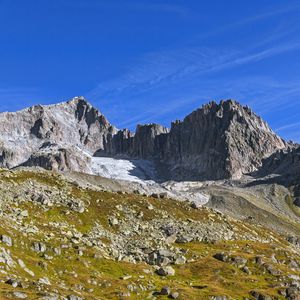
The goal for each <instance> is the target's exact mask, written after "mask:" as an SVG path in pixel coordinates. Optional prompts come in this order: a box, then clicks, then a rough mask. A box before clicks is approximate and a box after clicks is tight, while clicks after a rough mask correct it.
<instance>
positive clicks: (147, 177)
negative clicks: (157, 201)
mask: <svg viewBox="0 0 300 300" xmlns="http://www.w3.org/2000/svg"><path fill="white" fill-rule="evenodd" d="M91 160H92V163H91V169H92V172H93V174H95V175H98V176H102V177H106V178H112V179H121V180H127V181H133V182H139V183H145V182H149V183H150V182H151V181H153V180H155V179H156V171H155V167H154V165H153V163H152V162H150V161H147V160H140V159H131V160H126V159H116V158H110V157H92V159H91Z"/></svg>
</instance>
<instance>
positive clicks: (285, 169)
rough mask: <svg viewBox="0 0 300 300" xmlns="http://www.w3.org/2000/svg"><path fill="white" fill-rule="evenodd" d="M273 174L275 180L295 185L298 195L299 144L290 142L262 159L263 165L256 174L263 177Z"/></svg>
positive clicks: (299, 176)
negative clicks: (284, 147)
mask: <svg viewBox="0 0 300 300" xmlns="http://www.w3.org/2000/svg"><path fill="white" fill-rule="evenodd" d="M269 174H274V175H276V176H277V177H276V178H275V179H271V180H273V181H274V180H277V181H278V182H279V183H281V184H284V185H288V186H289V185H296V186H297V188H298V189H299V192H298V195H299V196H300V184H299V181H300V145H296V144H290V145H289V146H288V147H287V148H286V149H283V150H280V151H277V152H275V153H274V154H272V155H271V156H270V157H268V158H266V159H265V160H264V161H263V165H262V167H261V168H260V170H259V171H258V172H256V174H255V175H256V176H258V177H263V176H267V175H269Z"/></svg>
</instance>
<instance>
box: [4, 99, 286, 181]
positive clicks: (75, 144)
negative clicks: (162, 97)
mask: <svg viewBox="0 0 300 300" xmlns="http://www.w3.org/2000/svg"><path fill="white" fill-rule="evenodd" d="M0 132H1V137H0V166H2V167H8V168H12V167H16V166H18V165H28V166H35V165H38V166H41V167H44V168H46V169H49V168H50V169H57V170H76V171H78V170H79V171H83V172H86V170H89V168H90V166H89V160H88V159H86V156H90V157H91V156H93V155H94V156H112V157H115V156H117V157H120V156H125V157H127V158H139V159H146V160H152V161H155V162H156V165H157V166H159V167H158V169H160V170H163V171H161V173H164V174H163V175H164V177H165V179H176V180H194V179H196V180H199V179H200V180H201V179H212V180H216V179H224V178H240V177H241V176H242V175H243V174H247V173H251V172H253V171H255V170H257V169H258V168H259V167H260V166H261V165H262V161H263V160H264V159H265V158H267V157H269V156H270V155H272V154H273V153H275V152H276V151H278V150H280V149H284V148H286V143H285V142H284V141H283V140H282V139H281V138H279V137H278V136H277V135H276V134H275V133H274V132H273V131H272V130H271V129H270V128H269V126H268V125H267V124H266V123H265V122H264V121H263V120H262V119H261V118H260V117H258V116H257V115H256V114H254V113H253V112H252V111H251V110H250V109H249V108H248V107H243V106H242V105H240V104H239V103H237V102H235V101H233V100H227V101H221V102H220V103H219V104H217V103H215V102H211V103H209V104H207V105H204V106H203V107H202V108H200V109H198V110H196V111H194V112H192V113H191V114H190V115H188V116H187V117H186V118H185V119H184V120H183V121H176V122H173V123H172V126H171V129H170V130H169V129H167V128H165V127H163V126H161V125H158V124H147V125H138V126H137V129H136V132H135V133H134V134H133V133H131V132H130V131H129V130H128V129H123V130H120V131H118V130H117V129H116V128H115V127H114V126H112V125H111V124H110V123H109V122H108V121H107V120H106V118H105V117H104V116H103V115H102V114H101V113H100V112H99V111H98V110H97V109H95V108H94V107H92V106H91V105H90V104H89V103H88V102H87V101H86V100H85V99H84V98H82V97H77V98H74V99H72V100H71V101H68V102H65V103H60V104H56V105H49V106H41V105H36V106H33V107H31V108H28V109H25V110H23V111H19V112H16V113H2V114H0ZM45 143H50V144H53V145H57V146H56V147H54V148H53V147H46V148H45V147H43V145H45ZM69 157H72V158H73V160H72V163H71V162H70V159H69Z"/></svg>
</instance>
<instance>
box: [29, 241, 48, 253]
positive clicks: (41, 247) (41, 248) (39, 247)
mask: <svg viewBox="0 0 300 300" xmlns="http://www.w3.org/2000/svg"><path fill="white" fill-rule="evenodd" d="M32 248H33V251H35V252H41V253H43V252H46V250H47V246H46V245H45V244H44V243H42V242H35V243H33V246H32Z"/></svg>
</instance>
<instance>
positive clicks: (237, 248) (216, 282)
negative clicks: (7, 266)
mask: <svg viewBox="0 0 300 300" xmlns="http://www.w3.org/2000/svg"><path fill="white" fill-rule="evenodd" d="M29 180H31V181H34V182H39V183H40V184H43V185H47V186H48V188H49V189H51V187H54V186H55V187H59V188H61V189H62V190H64V191H65V192H67V193H69V195H70V196H72V197H74V198H80V199H82V200H84V201H89V202H90V206H89V208H88V211H85V212H84V213H82V214H79V213H76V212H71V213H69V214H68V213H67V209H66V208H65V207H53V208H50V209H49V210H48V211H44V210H42V209H41V208H40V207H39V206H37V205H34V204H33V203H31V202H23V203H22V204H21V208H22V209H27V210H28V211H29V216H30V217H29V218H28V219H27V220H26V222H27V223H31V224H32V225H35V226H37V227H38V228H39V229H40V231H39V234H37V235H27V236H26V237H25V236H24V235H23V234H22V233H21V232H19V231H18V230H15V229H14V228H12V226H11V224H9V222H5V220H3V222H2V223H1V225H0V231H1V232H0V233H6V234H8V235H10V236H11V237H13V240H14V246H13V247H6V246H5V245H1V246H3V247H6V248H9V249H10V251H11V256H12V257H13V258H15V259H16V258H21V259H22V260H23V261H24V262H25V264H26V266H28V268H30V269H31V270H32V271H33V272H34V273H35V277H34V278H31V277H30V276H29V275H28V274H27V273H26V272H24V270H22V269H21V268H20V267H19V266H17V267H16V268H14V269H13V270H10V271H9V273H14V274H16V275H17V276H19V277H20V278H22V279H24V278H29V281H28V287H27V288H25V289H18V288H17V289H14V288H12V287H11V286H10V285H8V284H5V283H0V295H2V296H1V297H2V298H3V299H5V297H6V296H8V295H9V294H10V292H12V291H15V290H20V291H24V292H26V293H27V294H28V299H38V298H39V297H40V296H39V292H38V290H37V287H36V286H35V285H34V284H32V281H36V280H37V279H38V278H41V277H45V276H47V277H48V278H49V279H50V281H51V283H52V285H51V287H49V288H48V289H49V291H51V290H52V291H53V290H57V291H58V292H59V293H60V294H62V295H68V294H75V295H76V292H73V293H72V292H71V291H70V287H71V286H73V287H74V286H76V285H84V287H85V288H86V289H93V292H88V291H87V290H85V291H83V292H81V295H83V297H84V298H85V299H120V293H122V292H128V288H127V286H128V285H129V284H134V285H136V286H138V290H137V292H132V293H131V297H130V299H146V298H147V297H148V296H149V295H150V294H151V292H150V291H143V287H147V286H149V285H150V286H153V287H155V288H154V290H157V291H159V290H160V289H161V288H162V287H163V286H166V285H167V286H170V287H171V289H172V290H173V291H178V292H179V294H180V298H179V299H208V297H209V296H212V295H227V296H231V297H232V298H233V299H243V298H244V297H249V291H250V290H254V289H255V290H258V291H261V292H263V293H265V294H269V295H273V296H275V295H276V296H277V297H278V298H279V299H283V298H281V296H279V294H278V290H279V289H280V288H279V287H278V277H277V276H272V275H270V274H268V273H267V272H265V271H264V270H263V269H261V267H259V266H258V265H256V264H255V263H254V262H253V260H254V258H255V257H256V256H258V255H261V254H263V255H264V256H266V257H267V259H266V260H269V261H270V262H271V260H270V257H271V255H272V254H275V255H276V257H277V258H280V259H281V260H285V261H287V260H288V259H290V257H291V256H294V257H295V258H296V259H297V260H298V261H299V262H300V258H299V256H298V255H296V254H291V253H290V252H289V251H287V250H286V249H287V247H288V245H287V243H286V242H285V241H284V240H283V239H282V238H281V237H279V236H277V235H276V234H273V235H274V236H275V237H277V238H278V242H277V243H275V242H274V243H273V244H263V243H258V242H250V241H227V242H225V241H224V242H216V243H200V242H199V243H189V244H180V245H179V244H174V246H175V247H180V248H182V249H185V250H186V251H187V255H186V256H187V257H188V258H190V259H193V260H194V261H193V262H189V263H187V264H185V265H181V266H174V269H175V270H176V274H175V276H173V277H167V278H166V277H159V276H158V275H156V274H155V273H154V272H153V269H152V267H151V266H148V265H146V264H145V263H137V264H130V263H125V262H116V261H114V260H110V259H105V258H95V254H97V250H96V249H95V248H94V247H87V248H86V249H85V251H84V253H83V255H82V256H79V255H78V249H76V246H74V247H71V248H68V249H63V251H62V254H61V255H60V256H54V258H53V259H52V260H46V259H45V258H44V257H43V256H42V255H41V254H38V253H35V252H33V251H32V250H31V245H32V242H33V241H39V240H41V239H43V238H44V237H45V236H47V235H50V234H51V233H54V234H55V236H57V237H60V238H63V236H61V232H60V231H59V230H57V229H55V228H53V226H51V225H50V224H49V221H55V222H65V223H67V224H68V226H72V225H73V226H74V227H75V228H76V229H77V230H78V231H80V232H82V233H88V232H89V230H90V229H91V228H92V227H93V226H94V224H95V222H98V223H100V224H101V225H102V226H103V227H105V228H107V229H108V230H112V231H115V232H117V229H112V228H111V227H110V226H109V223H108V216H109V215H110V214H111V212H112V211H114V210H115V206H116V205H118V204H122V205H125V206H130V207H134V208H135V209H136V210H137V211H143V213H144V218H145V219H151V218H153V211H149V210H148V209H147V206H148V205H149V203H151V204H152V205H153V206H154V207H155V208H156V209H160V210H165V211H167V212H168V214H169V215H171V216H174V217H176V218H178V219H182V220H187V219H193V220H203V222H204V221H205V220H207V219H208V218H210V214H211V212H210V210H207V209H200V210H192V209H190V207H189V205H187V204H186V203H180V202H174V201H173V200H170V199H154V198H148V197H143V196H140V195H129V194H125V195H122V194H117V193H110V192H100V191H93V190H89V189H81V188H79V187H77V186H76V185H74V184H72V183H68V182H65V181H63V179H62V177H61V176H57V175H55V174H51V173H47V172H42V173H37V172H29V171H22V172H16V173H15V175H13V177H8V178H7V177H2V178H1V181H2V182H6V183H7V185H8V186H9V187H10V188H11V186H16V185H20V184H22V183H24V182H26V181H29ZM97 200H98V201H97ZM99 200H100V201H99ZM232 222H233V223H235V225H236V226H237V227H239V228H240V230H241V232H242V231H246V230H248V229H247V228H249V230H256V231H257V230H258V229H257V227H254V225H250V224H246V226H244V225H243V224H241V223H240V222H235V221H234V220H232ZM259 230H260V232H259V234H261V235H262V236H264V235H265V236H267V235H268V234H269V232H268V231H267V230H265V229H263V228H260V229H259ZM105 242H107V241H105V240H103V243H105ZM47 244H48V245H50V246H51V247H55V246H57V241H56V239H55V238H53V239H49V241H48V242H47ZM221 251H225V252H230V253H231V254H232V255H235V256H236V255H240V256H242V257H245V258H247V259H248V260H249V262H250V263H249V268H250V270H251V271H252V275H247V274H246V273H244V272H243V271H241V270H240V269H239V268H237V267H235V266H233V265H231V264H229V263H225V262H220V261H218V260H216V259H215V258H213V257H212V256H213V255H214V254H215V253H217V252H221ZM49 255H52V256H53V252H50V250H49ZM272 264H273V265H274V263H272ZM0 265H1V266H3V264H1V263H0ZM46 265H47V267H46ZM276 268H277V269H279V270H280V271H281V272H282V274H286V275H288V274H298V275H300V273H299V272H294V271H291V270H290V269H289V268H287V266H286V265H285V264H276ZM145 270H150V274H148V273H145ZM60 271H61V272H60ZM74 274H77V275H74ZM125 275H131V276H132V277H131V278H130V279H128V280H123V279H121V277H122V276H125ZM0 279H3V280H5V279H6V275H3V274H1V273H0ZM89 280H96V281H97V285H94V284H92V283H89ZM62 282H64V283H65V285H66V287H67V288H66V289H64V288H63V287H62V286H61V283H62ZM159 297H160V298H161V299H164V298H166V296H159Z"/></svg>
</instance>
